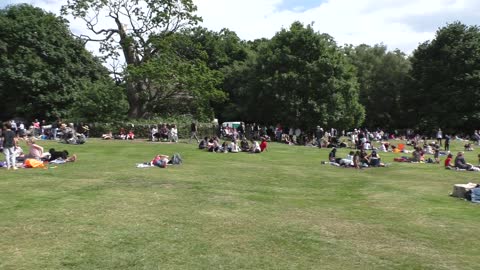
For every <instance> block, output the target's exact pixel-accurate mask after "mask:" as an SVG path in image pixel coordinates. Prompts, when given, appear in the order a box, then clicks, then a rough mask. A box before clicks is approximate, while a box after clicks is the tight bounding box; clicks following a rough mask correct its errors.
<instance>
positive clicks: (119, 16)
mask: <svg viewBox="0 0 480 270" xmlns="http://www.w3.org/2000/svg"><path fill="white" fill-rule="evenodd" d="M195 11H196V6H195V5H194V4H193V1H192V0H68V3H67V5H65V6H63V7H62V14H64V15H67V14H71V15H73V16H74V17H75V18H80V19H82V20H83V21H85V23H86V26H87V28H88V30H90V31H91V32H92V34H94V35H95V36H82V38H83V39H84V40H85V41H94V42H99V43H100V51H101V52H102V53H105V57H106V58H111V59H117V58H118V56H119V55H120V54H122V55H123V57H124V60H125V63H126V65H127V69H126V70H127V71H132V70H135V72H137V73H138V72H140V71H139V69H140V68H142V67H145V69H147V70H146V71H145V72H141V73H143V74H147V73H148V69H149V68H150V67H151V66H156V63H149V62H150V61H151V60H154V58H155V57H156V56H157V55H158V54H159V53H160V49H161V48H162V47H161V46H158V43H159V42H161V40H162V39H164V38H166V37H168V36H169V35H171V34H173V33H176V32H178V31H180V30H182V29H184V28H186V27H189V26H192V25H195V24H196V23H197V22H198V21H200V20H201V19H200V18H199V17H198V16H196V15H194V12H195ZM100 21H101V22H102V25H103V26H104V25H105V24H107V25H108V24H109V23H110V25H109V26H107V27H102V26H100V24H99V22H100ZM126 75H127V76H126V77H125V86H126V93H127V98H128V102H129V112H128V115H129V116H130V117H134V118H139V117H143V116H146V115H147V114H149V112H148V109H149V107H151V106H153V105H152V103H155V102H157V100H155V99H149V97H154V96H155V94H152V93H153V92H157V91H162V90H163V89H166V88H165V87H163V88H154V87H155V86H157V85H158V84H151V83H149V81H148V79H149V78H145V77H144V76H137V75H129V74H126ZM172 86H173V85H172V84H170V86H169V87H172ZM179 90H180V91H181V92H184V91H185V90H186V89H179ZM160 95H163V94H160Z"/></svg>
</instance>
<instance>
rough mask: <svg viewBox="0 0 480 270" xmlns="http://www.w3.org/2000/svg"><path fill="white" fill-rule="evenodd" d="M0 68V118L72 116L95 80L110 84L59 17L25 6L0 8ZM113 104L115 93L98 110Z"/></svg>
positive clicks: (116, 102) (95, 61)
mask: <svg viewBox="0 0 480 270" xmlns="http://www.w3.org/2000/svg"><path fill="white" fill-rule="evenodd" d="M0 66H1V67H2V68H1V69H0V101H1V108H2V110H1V113H2V115H1V116H0V117H1V118H3V119H5V118H11V117H14V116H16V117H25V118H29V119H32V118H50V119H52V118H55V117H73V116H75V117H76V115H74V111H76V109H77V107H78V106H82V103H81V102H82V101H84V100H85V91H88V88H90V87H95V85H96V83H97V82H99V81H101V82H102V84H110V85H113V81H112V80H111V79H110V78H109V76H108V73H107V70H106V69H105V68H104V67H103V66H102V65H101V63H100V62H99V61H98V59H95V58H94V57H93V56H92V55H91V54H90V53H89V52H88V51H86V50H85V48H84V46H83V44H82V42H80V41H79V40H78V39H76V38H74V37H73V36H72V34H71V33H70V31H69V29H68V25H67V23H66V21H65V20H64V19H62V18H60V17H57V16H55V15H54V14H52V13H46V12H44V11H43V10H41V9H39V8H35V7H32V6H30V5H24V4H23V5H17V6H9V7H7V8H6V9H3V10H0ZM87 85H88V87H86V86H87ZM116 104H122V96H121V95H120V96H118V95H117V99H116V100H115V101H114V103H113V105H112V103H107V102H104V103H103V106H106V107H109V108H113V109H117V107H115V106H116ZM97 115H98V116H101V114H97Z"/></svg>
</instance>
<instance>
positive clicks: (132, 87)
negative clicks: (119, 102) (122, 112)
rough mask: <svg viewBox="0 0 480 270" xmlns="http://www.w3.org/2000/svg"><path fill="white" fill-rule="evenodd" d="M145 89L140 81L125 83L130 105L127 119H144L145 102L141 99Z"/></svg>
mask: <svg viewBox="0 0 480 270" xmlns="http://www.w3.org/2000/svg"><path fill="white" fill-rule="evenodd" d="M145 88H146V86H145V83H143V82H141V81H128V82H127V98H128V104H129V105H130V108H129V109H128V117H130V118H135V119H138V118H142V117H144V116H145V114H146V113H147V112H146V111H145V109H146V103H147V102H146V101H145V100H144V99H142V97H141V95H142V92H143V91H145Z"/></svg>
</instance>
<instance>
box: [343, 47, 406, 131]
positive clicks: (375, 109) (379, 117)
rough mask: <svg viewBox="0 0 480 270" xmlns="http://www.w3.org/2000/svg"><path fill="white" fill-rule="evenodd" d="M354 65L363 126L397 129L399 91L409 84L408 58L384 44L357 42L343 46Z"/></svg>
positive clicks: (400, 122) (400, 124) (399, 109)
mask: <svg viewBox="0 0 480 270" xmlns="http://www.w3.org/2000/svg"><path fill="white" fill-rule="evenodd" d="M344 50H345V52H346V53H347V55H348V58H349V60H350V61H351V63H352V64H353V65H354V66H355V67H356V68H357V77H358V82H359V84H360V103H361V104H362V105H363V106H365V111H366V115H365V126H367V127H370V128H375V127H381V128H399V127H402V126H403V124H404V123H403V119H402V109H403V108H402V106H401V104H400V100H401V97H402V93H404V92H405V90H406V88H407V87H408V86H409V78H410V77H409V71H410V61H409V60H408V58H407V57H406V55H405V54H404V53H403V52H401V51H399V50H395V51H393V52H389V51H388V50H387V47H386V46H385V45H382V44H381V45H375V46H373V47H372V46H369V45H365V44H362V45H359V46H356V47H352V46H348V47H346V48H344Z"/></svg>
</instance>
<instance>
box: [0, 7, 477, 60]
mask: <svg viewBox="0 0 480 270" xmlns="http://www.w3.org/2000/svg"><path fill="white" fill-rule="evenodd" d="M282 1H285V0H194V2H195V3H196V4H197V6H198V15H200V16H202V17H203V23H202V26H204V27H207V28H209V29H211V30H214V31H218V30H220V29H222V28H229V29H230V30H232V31H235V32H236V33H237V34H238V36H239V37H240V38H242V39H247V40H252V39H256V38H262V37H266V38H271V37H272V36H273V35H274V34H275V33H276V32H278V31H279V30H280V29H281V28H282V27H284V28H288V27H289V26H290V25H291V23H292V22H294V21H301V22H303V23H305V24H308V23H311V22H315V23H314V28H315V29H316V30H317V31H320V32H322V33H328V34H330V35H331V36H333V37H334V38H335V40H336V41H337V43H338V44H339V45H343V44H345V43H346V44H354V45H357V44H361V43H366V44H370V45H373V44H377V43H382V42H383V43H384V44H385V45H387V46H388V47H389V49H392V50H393V49H395V48H399V49H401V50H402V51H405V52H407V53H410V52H412V51H413V50H414V49H415V48H416V47H417V46H418V44H419V43H422V42H424V41H426V40H430V39H432V38H433V37H434V35H435V31H436V30H437V29H438V28H439V27H442V26H444V25H445V24H446V23H447V22H453V21H454V20H460V21H462V22H464V23H467V24H477V25H478V24H480V16H478V14H480V1H477V0H355V1H353V0H324V1H319V3H320V4H318V6H317V7H313V8H309V9H303V8H302V9H299V8H292V9H291V10H286V9H279V8H278V7H279V6H280V5H281V4H282ZM4 2H6V4H9V3H17V2H29V3H32V4H34V5H36V6H39V7H41V8H44V9H46V10H48V11H52V12H54V13H57V14H58V13H59V10H60V6H61V5H62V4H65V3H66V0H58V1H52V0H26V1H20V0H0V6H1V5H2V4H3V5H5V3H4ZM296 2H298V4H297V3H295V6H296V7H302V6H306V5H303V4H302V1H301V0H298V1H296ZM309 6H310V7H311V6H312V5H311V1H310V5H309ZM70 22H71V28H72V31H73V32H76V33H77V34H78V31H82V29H85V27H84V25H83V24H82V23H81V21H78V20H76V21H74V20H70Z"/></svg>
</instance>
